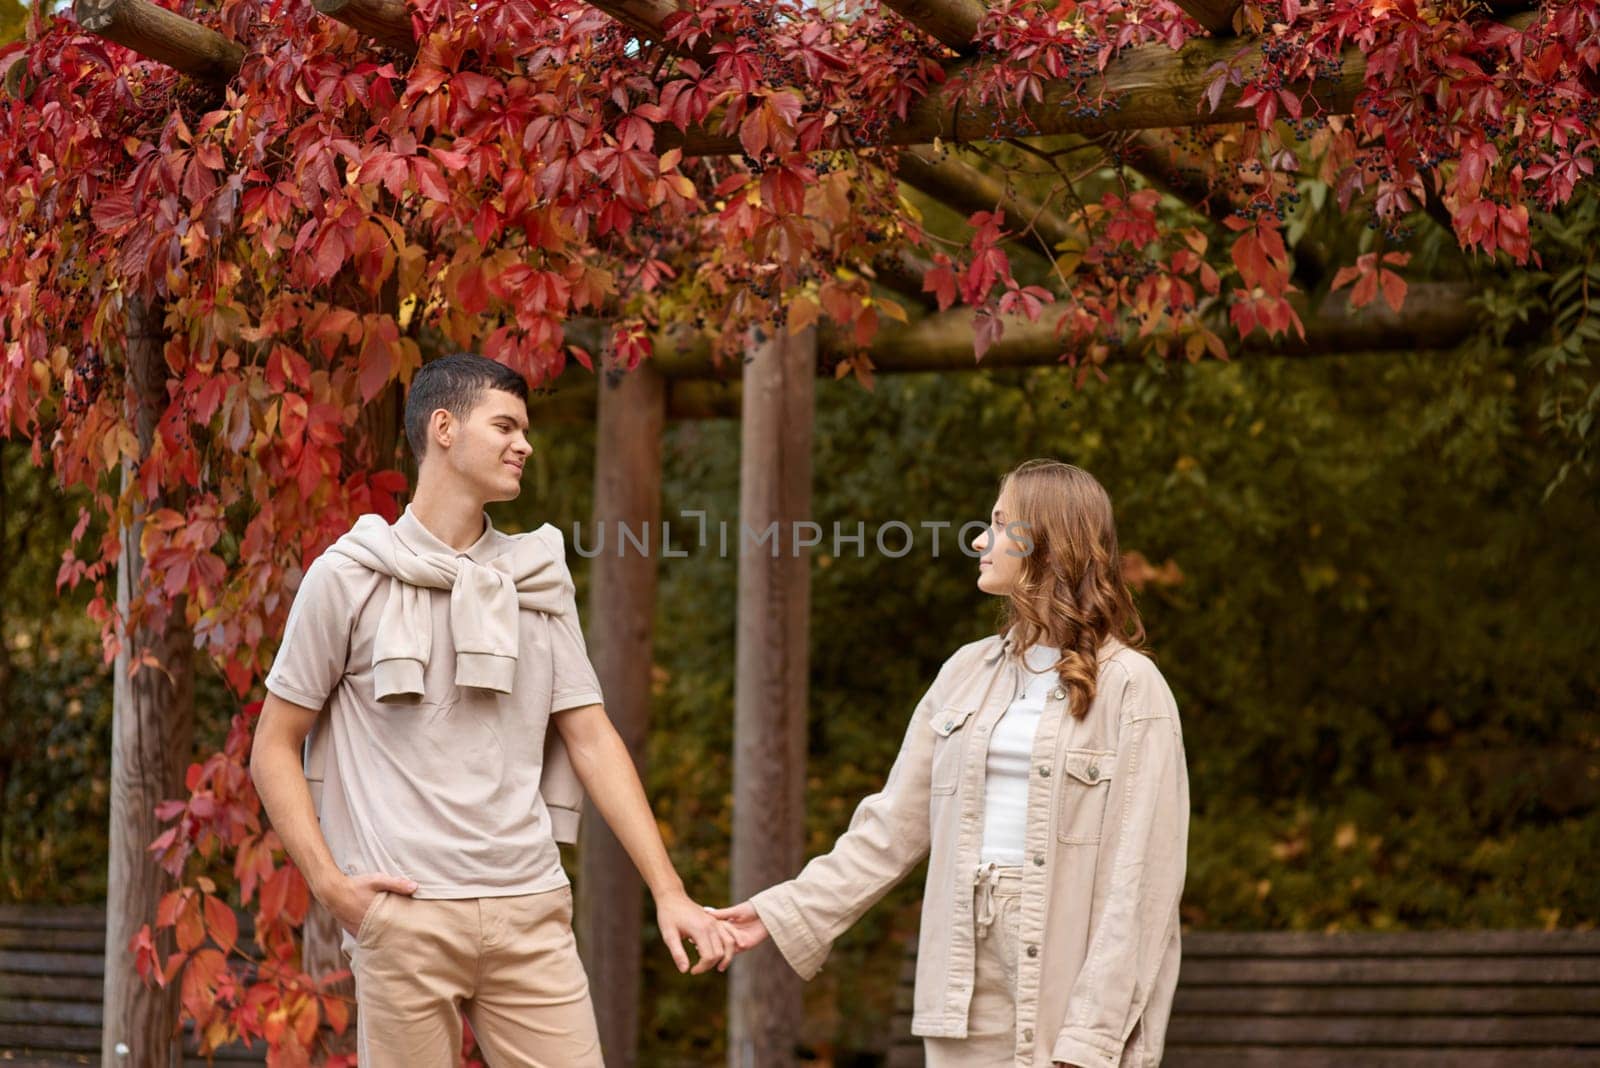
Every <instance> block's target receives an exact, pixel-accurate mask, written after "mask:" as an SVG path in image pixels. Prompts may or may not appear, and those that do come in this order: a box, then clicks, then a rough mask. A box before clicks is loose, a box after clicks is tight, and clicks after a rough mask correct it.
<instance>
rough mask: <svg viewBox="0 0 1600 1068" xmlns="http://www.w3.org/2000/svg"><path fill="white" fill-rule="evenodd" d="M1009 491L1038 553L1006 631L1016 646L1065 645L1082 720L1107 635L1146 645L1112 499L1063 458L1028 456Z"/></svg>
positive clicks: (1022, 576)
mask: <svg viewBox="0 0 1600 1068" xmlns="http://www.w3.org/2000/svg"><path fill="white" fill-rule="evenodd" d="M1008 489H1009V490H1010V494H1009V500H1008V502H1007V503H1008V504H1009V506H1010V510H1009V511H1008V513H1007V514H1006V521H1007V523H1008V524H1010V523H1015V522H1021V523H1025V524H1027V526H1026V528H1025V529H1026V531H1027V536H1028V537H1029V538H1031V539H1032V542H1033V549H1032V551H1031V552H1030V553H1029V554H1028V555H1027V556H1024V557H1023V558H1022V566H1021V568H1020V571H1019V573H1018V576H1017V582H1016V585H1015V586H1014V587H1013V588H1012V590H1011V593H1010V595H1009V596H1008V597H1007V599H1006V606H1005V609H1004V612H1003V615H1002V618H1001V622H1000V633H1001V634H1006V633H1007V632H1009V633H1010V635H1011V638H1012V641H1013V644H1014V652H1015V653H1016V655H1017V656H1018V657H1021V656H1023V655H1024V654H1026V653H1027V651H1028V650H1029V649H1031V648H1032V647H1033V646H1035V645H1048V646H1053V647H1055V648H1057V649H1060V650H1061V659H1060V660H1058V661H1056V667H1055V670H1056V674H1057V675H1059V676H1060V678H1061V684H1062V685H1063V686H1065V687H1066V689H1067V693H1068V695H1069V698H1070V703H1069V706H1068V707H1070V708H1071V710H1072V714H1073V715H1074V716H1076V717H1078V718H1079V719H1082V718H1083V717H1084V716H1085V715H1087V714H1088V712H1089V706H1090V705H1091V704H1093V703H1094V695H1095V689H1096V687H1097V686H1098V683H1099V674H1100V672H1099V655H1098V654H1099V651H1100V648H1101V646H1102V645H1104V643H1105V641H1106V639H1107V638H1109V637H1116V638H1119V639H1121V640H1122V641H1123V642H1124V643H1125V644H1127V645H1129V646H1131V647H1132V648H1135V649H1139V650H1143V649H1144V647H1145V632H1144V623H1143V621H1142V620H1140V618H1139V610H1138V609H1137V608H1135V607H1134V605H1133V595H1132V594H1131V593H1129V591H1128V586H1127V583H1125V582H1123V580H1122V553H1121V552H1120V551H1119V550H1118V548H1117V525H1116V521H1115V520H1114V519H1113V518H1112V514H1111V497H1110V496H1109V495H1108V494H1107V493H1106V491H1105V487H1103V486H1101V485H1100V483H1099V482H1098V481H1096V480H1095V477H1094V476H1093V475H1091V474H1089V472H1087V471H1085V470H1083V469H1082V468H1078V467H1073V466H1072V465H1071V464H1065V463H1061V462H1060V461H1058V460H1029V461H1028V462H1027V463H1024V464H1022V465H1021V466H1020V467H1018V468H1016V469H1015V470H1014V471H1012V472H1011V473H1010V474H1008V475H1007V476H1006V477H1005V478H1004V479H1002V480H1001V482H1000V492H1001V493H1005V492H1006V491H1007V490H1008Z"/></svg>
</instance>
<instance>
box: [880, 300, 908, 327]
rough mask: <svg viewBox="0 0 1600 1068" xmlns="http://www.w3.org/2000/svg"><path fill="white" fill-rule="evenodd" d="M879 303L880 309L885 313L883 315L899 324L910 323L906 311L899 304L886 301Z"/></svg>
mask: <svg viewBox="0 0 1600 1068" xmlns="http://www.w3.org/2000/svg"><path fill="white" fill-rule="evenodd" d="M877 303H878V307H879V308H880V309H881V310H882V311H883V314H885V315H887V316H888V317H889V318H891V319H893V320H894V321H895V322H897V323H907V322H910V320H909V319H907V318H906V310H905V309H904V308H902V307H901V306H900V305H899V304H898V303H897V302H895V301H892V300H887V299H885V300H879V301H878V302H877Z"/></svg>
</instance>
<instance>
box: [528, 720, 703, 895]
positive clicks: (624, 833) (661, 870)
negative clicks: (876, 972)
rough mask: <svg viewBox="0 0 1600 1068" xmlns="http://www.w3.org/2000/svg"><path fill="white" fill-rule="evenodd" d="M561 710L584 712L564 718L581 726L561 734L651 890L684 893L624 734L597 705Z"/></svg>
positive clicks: (588, 787)
mask: <svg viewBox="0 0 1600 1068" xmlns="http://www.w3.org/2000/svg"><path fill="white" fill-rule="evenodd" d="M559 715H561V716H576V717H583V719H581V720H575V721H566V722H567V723H568V724H570V725H571V726H574V727H576V728H577V729H574V730H564V731H563V734H562V738H563V740H564V741H566V743H567V749H568V751H569V752H570V753H571V754H572V767H573V770H574V771H576V772H577V773H578V780H579V781H580V782H581V783H583V788H584V791H585V792H586V793H588V795H589V797H590V799H591V800H593V801H594V807H595V808H596V809H598V810H599V812H600V816H601V818H603V819H604V820H605V821H606V826H608V827H610V828H611V833H612V834H614V835H616V836H617V841H618V842H620V843H621V844H622V848H623V849H624V850H625V851H626V852H627V854H628V858H629V859H630V860H632V861H633V866H634V867H635V868H637V869H638V870H639V876H640V878H642V879H643V880H644V882H645V885H646V886H648V887H649V888H650V893H651V895H652V896H654V897H655V898H657V899H658V900H659V899H660V898H661V897H662V896H663V895H671V894H682V893H683V892H684V889H683V880H682V879H681V878H679V876H678V872H677V869H676V868H674V867H673V866H672V859H671V858H670V857H668V856H667V847H666V845H665V844H664V843H663V842H662V841H661V830H660V828H658V827H657V826H656V818H655V814H654V813H652V812H651V811H650V802H649V800H648V799H647V798H646V797H645V793H644V784H643V783H641V782H640V781H639V773H638V771H637V770H636V769H635V768H634V766H633V758H632V757H631V756H630V755H629V753H628V747H627V745H626V743H624V742H623V740H622V736H621V735H619V734H618V733H617V731H616V728H615V727H613V726H612V725H611V721H610V720H608V719H607V718H606V716H605V712H604V710H603V709H602V708H601V707H600V706H599V705H593V706H590V707H589V708H582V709H576V710H574V711H572V712H564V713H559Z"/></svg>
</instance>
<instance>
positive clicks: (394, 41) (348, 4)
mask: <svg viewBox="0 0 1600 1068" xmlns="http://www.w3.org/2000/svg"><path fill="white" fill-rule="evenodd" d="M312 6H314V7H315V8H316V9H317V11H319V12H320V13H322V14H324V15H326V16H328V17H329V18H331V19H337V20H339V21H340V22H342V23H344V24H345V25H346V26H349V27H351V28H352V29H355V30H357V31H359V32H360V33H363V34H365V35H366V36H368V37H371V38H372V39H373V40H375V41H377V42H378V43H379V44H381V45H385V46H387V47H389V48H397V49H399V50H400V51H402V52H404V53H405V54H406V55H408V56H414V55H416V54H417V38H416V34H415V33H414V32H413V30H412V28H411V12H410V10H409V9H408V8H407V7H406V5H405V3H404V0H312Z"/></svg>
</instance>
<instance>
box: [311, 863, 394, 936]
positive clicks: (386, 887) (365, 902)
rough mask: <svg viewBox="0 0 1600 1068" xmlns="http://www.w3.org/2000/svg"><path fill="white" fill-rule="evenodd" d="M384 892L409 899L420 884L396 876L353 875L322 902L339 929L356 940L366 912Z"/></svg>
mask: <svg viewBox="0 0 1600 1068" xmlns="http://www.w3.org/2000/svg"><path fill="white" fill-rule="evenodd" d="M384 892H388V893H391V894H405V895H406V896H407V897H410V896H411V895H412V894H414V893H416V892H417V884H416V882H414V881H413V880H411V879H402V878H400V877H399V876H397V875H381V874H378V875H352V876H350V877H349V878H347V879H345V880H344V881H343V882H341V883H339V884H338V885H337V886H335V887H334V889H333V890H332V891H330V892H329V893H328V895H327V896H326V897H324V898H322V903H323V904H324V905H326V906H327V908H328V911H329V912H331V913H333V917H334V919H336V920H338V921H339V926H340V927H343V928H344V929H345V930H346V931H348V932H350V937H351V938H354V937H356V936H357V935H358V934H360V933H361V921H362V920H363V919H365V918H366V915H367V910H368V909H370V908H371V907H372V904H373V902H375V901H377V899H378V895H379V894H381V893H384Z"/></svg>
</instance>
